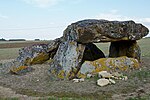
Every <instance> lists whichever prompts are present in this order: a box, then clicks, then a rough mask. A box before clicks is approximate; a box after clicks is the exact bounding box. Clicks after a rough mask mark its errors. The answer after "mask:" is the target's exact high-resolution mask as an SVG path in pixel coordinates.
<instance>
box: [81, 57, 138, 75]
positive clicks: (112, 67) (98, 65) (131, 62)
mask: <svg viewBox="0 0 150 100" xmlns="http://www.w3.org/2000/svg"><path fill="white" fill-rule="evenodd" d="M136 68H139V62H138V60H136V59H134V58H128V57H126V56H123V57H118V58H100V59H98V60H95V61H85V62H84V63H83V64H82V66H81V69H80V72H79V73H80V74H82V75H87V74H89V73H91V74H96V73H98V72H101V71H110V72H120V71H129V70H130V69H136ZM108 76H110V77H111V74H110V75H108ZM79 78H82V77H79ZM83 78H84V77H83Z"/></svg>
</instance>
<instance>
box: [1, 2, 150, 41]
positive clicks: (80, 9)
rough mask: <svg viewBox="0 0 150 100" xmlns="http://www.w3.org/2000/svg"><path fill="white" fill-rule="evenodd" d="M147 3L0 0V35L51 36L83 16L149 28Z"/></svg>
mask: <svg viewBox="0 0 150 100" xmlns="http://www.w3.org/2000/svg"><path fill="white" fill-rule="evenodd" d="M149 4H150V0H0V38H5V39H10V38H11V39H13V38H24V39H35V38H39V39H42V40H44V39H55V38H57V37H60V36H62V34H63V30H64V29H65V28H66V27H67V26H68V25H69V24H71V23H72V22H76V21H79V20H83V19H106V20H119V21H123V20H134V21H135V22H137V23H142V24H143V25H145V26H146V27H148V28H149V29H150V11H149V10H150V6H149ZM149 36H150V35H149Z"/></svg>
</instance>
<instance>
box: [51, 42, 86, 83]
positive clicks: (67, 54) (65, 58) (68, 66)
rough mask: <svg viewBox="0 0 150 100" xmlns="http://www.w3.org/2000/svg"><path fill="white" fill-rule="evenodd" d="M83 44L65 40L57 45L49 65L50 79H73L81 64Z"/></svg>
mask: <svg viewBox="0 0 150 100" xmlns="http://www.w3.org/2000/svg"><path fill="white" fill-rule="evenodd" d="M84 49H85V45H82V44H79V43H77V42H75V41H65V42H62V43H61V44H60V45H59V48H58V51H57V53H56V55H55V56H54V59H53V60H54V61H53V62H52V63H51V67H50V77H51V79H58V80H59V79H73V78H75V77H76V75H77V73H78V71H79V70H80V67H81V64H82V58H83V53H84Z"/></svg>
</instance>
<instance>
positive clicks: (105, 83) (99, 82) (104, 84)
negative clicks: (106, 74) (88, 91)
mask: <svg viewBox="0 0 150 100" xmlns="http://www.w3.org/2000/svg"><path fill="white" fill-rule="evenodd" d="M109 83H110V82H109V80H108V79H105V78H102V79H99V80H97V85H99V86H101V87H102V86H106V85H108V84H109Z"/></svg>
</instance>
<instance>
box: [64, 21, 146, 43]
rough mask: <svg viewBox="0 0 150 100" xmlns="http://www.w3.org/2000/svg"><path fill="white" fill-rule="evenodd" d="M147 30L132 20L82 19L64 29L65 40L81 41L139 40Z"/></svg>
mask: <svg viewBox="0 0 150 100" xmlns="http://www.w3.org/2000/svg"><path fill="white" fill-rule="evenodd" d="M148 32H149V30H148V28H146V27H145V26H143V25H142V24H137V23H135V22H134V21H107V20H95V19H89V20H82V21H78V22H75V23H72V24H71V25H69V26H68V27H67V28H66V29H65V31H64V35H63V36H64V38H65V40H75V41H77V42H81V43H93V42H112V41H120V40H139V39H141V38H142V37H144V36H146V35H147V34H148Z"/></svg>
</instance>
